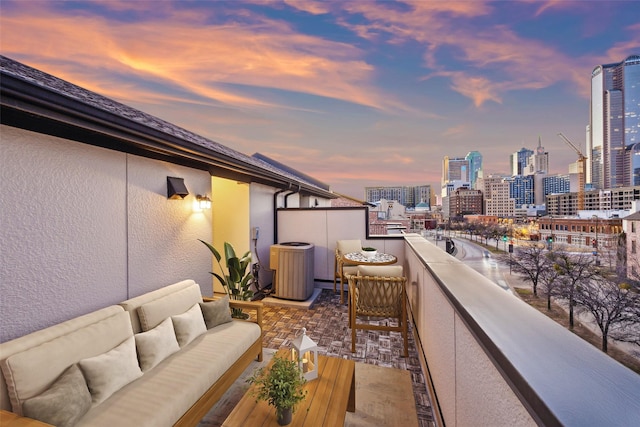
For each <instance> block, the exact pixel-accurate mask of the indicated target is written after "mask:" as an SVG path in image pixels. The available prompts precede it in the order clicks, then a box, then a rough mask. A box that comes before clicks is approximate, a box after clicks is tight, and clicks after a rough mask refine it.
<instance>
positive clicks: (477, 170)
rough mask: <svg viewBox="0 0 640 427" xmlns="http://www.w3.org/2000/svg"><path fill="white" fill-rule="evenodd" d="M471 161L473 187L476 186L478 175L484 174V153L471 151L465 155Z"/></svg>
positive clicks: (470, 173) (470, 180) (470, 177)
mask: <svg viewBox="0 0 640 427" xmlns="http://www.w3.org/2000/svg"><path fill="white" fill-rule="evenodd" d="M464 158H465V160H466V161H467V162H469V182H470V183H471V188H476V181H477V180H478V176H480V175H481V174H482V154H480V152H479V151H469V152H468V153H467V155H466V156H465V157H464Z"/></svg>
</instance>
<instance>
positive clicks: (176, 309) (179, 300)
mask: <svg viewBox="0 0 640 427" xmlns="http://www.w3.org/2000/svg"><path fill="white" fill-rule="evenodd" d="M199 302H202V295H201V293H200V286H198V285H196V284H195V282H193V284H191V285H190V286H188V287H186V288H184V289H180V290H178V291H176V292H173V293H171V294H168V295H164V296H162V297H160V298H158V299H156V300H153V301H151V302H147V303H145V304H142V305H141V306H140V307H138V308H137V312H138V317H139V318H140V327H141V328H142V331H148V330H150V329H153V328H155V327H156V326H158V325H159V324H160V322H162V321H163V320H164V319H166V318H167V317H171V316H175V315H177V314H182V313H184V312H185V311H187V310H188V309H190V308H191V307H193V305H194V304H198V303H199Z"/></svg>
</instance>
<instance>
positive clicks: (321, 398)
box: [305, 357, 346, 426]
mask: <svg viewBox="0 0 640 427" xmlns="http://www.w3.org/2000/svg"><path fill="white" fill-rule="evenodd" d="M336 360H338V361H339V359H336V358H325V357H323V358H322V359H321V360H320V363H321V365H323V370H322V372H320V371H319V376H318V378H317V379H316V380H314V381H312V382H317V383H318V386H317V389H316V392H315V393H314V395H313V396H312V399H313V400H314V401H316V402H318V403H319V404H316V405H313V404H312V405H311V407H310V410H309V412H308V413H307V415H306V417H305V424H306V425H310V426H316V425H323V422H324V419H325V417H326V415H327V411H328V410H329V407H330V406H332V405H331V403H332V402H333V400H332V393H333V389H334V386H335V383H336V375H337V372H338V363H335V361H336ZM307 398H309V397H307ZM345 412H346V404H345Z"/></svg>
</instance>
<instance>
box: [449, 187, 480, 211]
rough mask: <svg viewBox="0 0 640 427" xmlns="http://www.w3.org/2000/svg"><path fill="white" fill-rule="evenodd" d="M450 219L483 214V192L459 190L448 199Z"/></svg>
mask: <svg viewBox="0 0 640 427" xmlns="http://www.w3.org/2000/svg"><path fill="white" fill-rule="evenodd" d="M448 200H449V212H448V217H449V218H453V217H461V216H464V215H479V214H482V191H480V190H471V189H468V188H459V189H457V190H455V191H454V192H453V193H451V194H450V195H449V197H448Z"/></svg>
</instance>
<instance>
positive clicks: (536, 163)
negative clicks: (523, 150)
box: [524, 137, 549, 175]
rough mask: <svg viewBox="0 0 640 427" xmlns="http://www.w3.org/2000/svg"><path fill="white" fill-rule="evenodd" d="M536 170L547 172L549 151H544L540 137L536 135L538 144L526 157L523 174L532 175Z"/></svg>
mask: <svg viewBox="0 0 640 427" xmlns="http://www.w3.org/2000/svg"><path fill="white" fill-rule="evenodd" d="M538 172H542V173H549V153H548V152H546V151H544V147H543V146H542V140H541V139H540V137H538V146H537V147H536V149H535V151H534V152H533V154H532V155H531V156H529V159H527V167H526V169H525V172H524V174H525V175H533V174H535V173H538Z"/></svg>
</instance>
